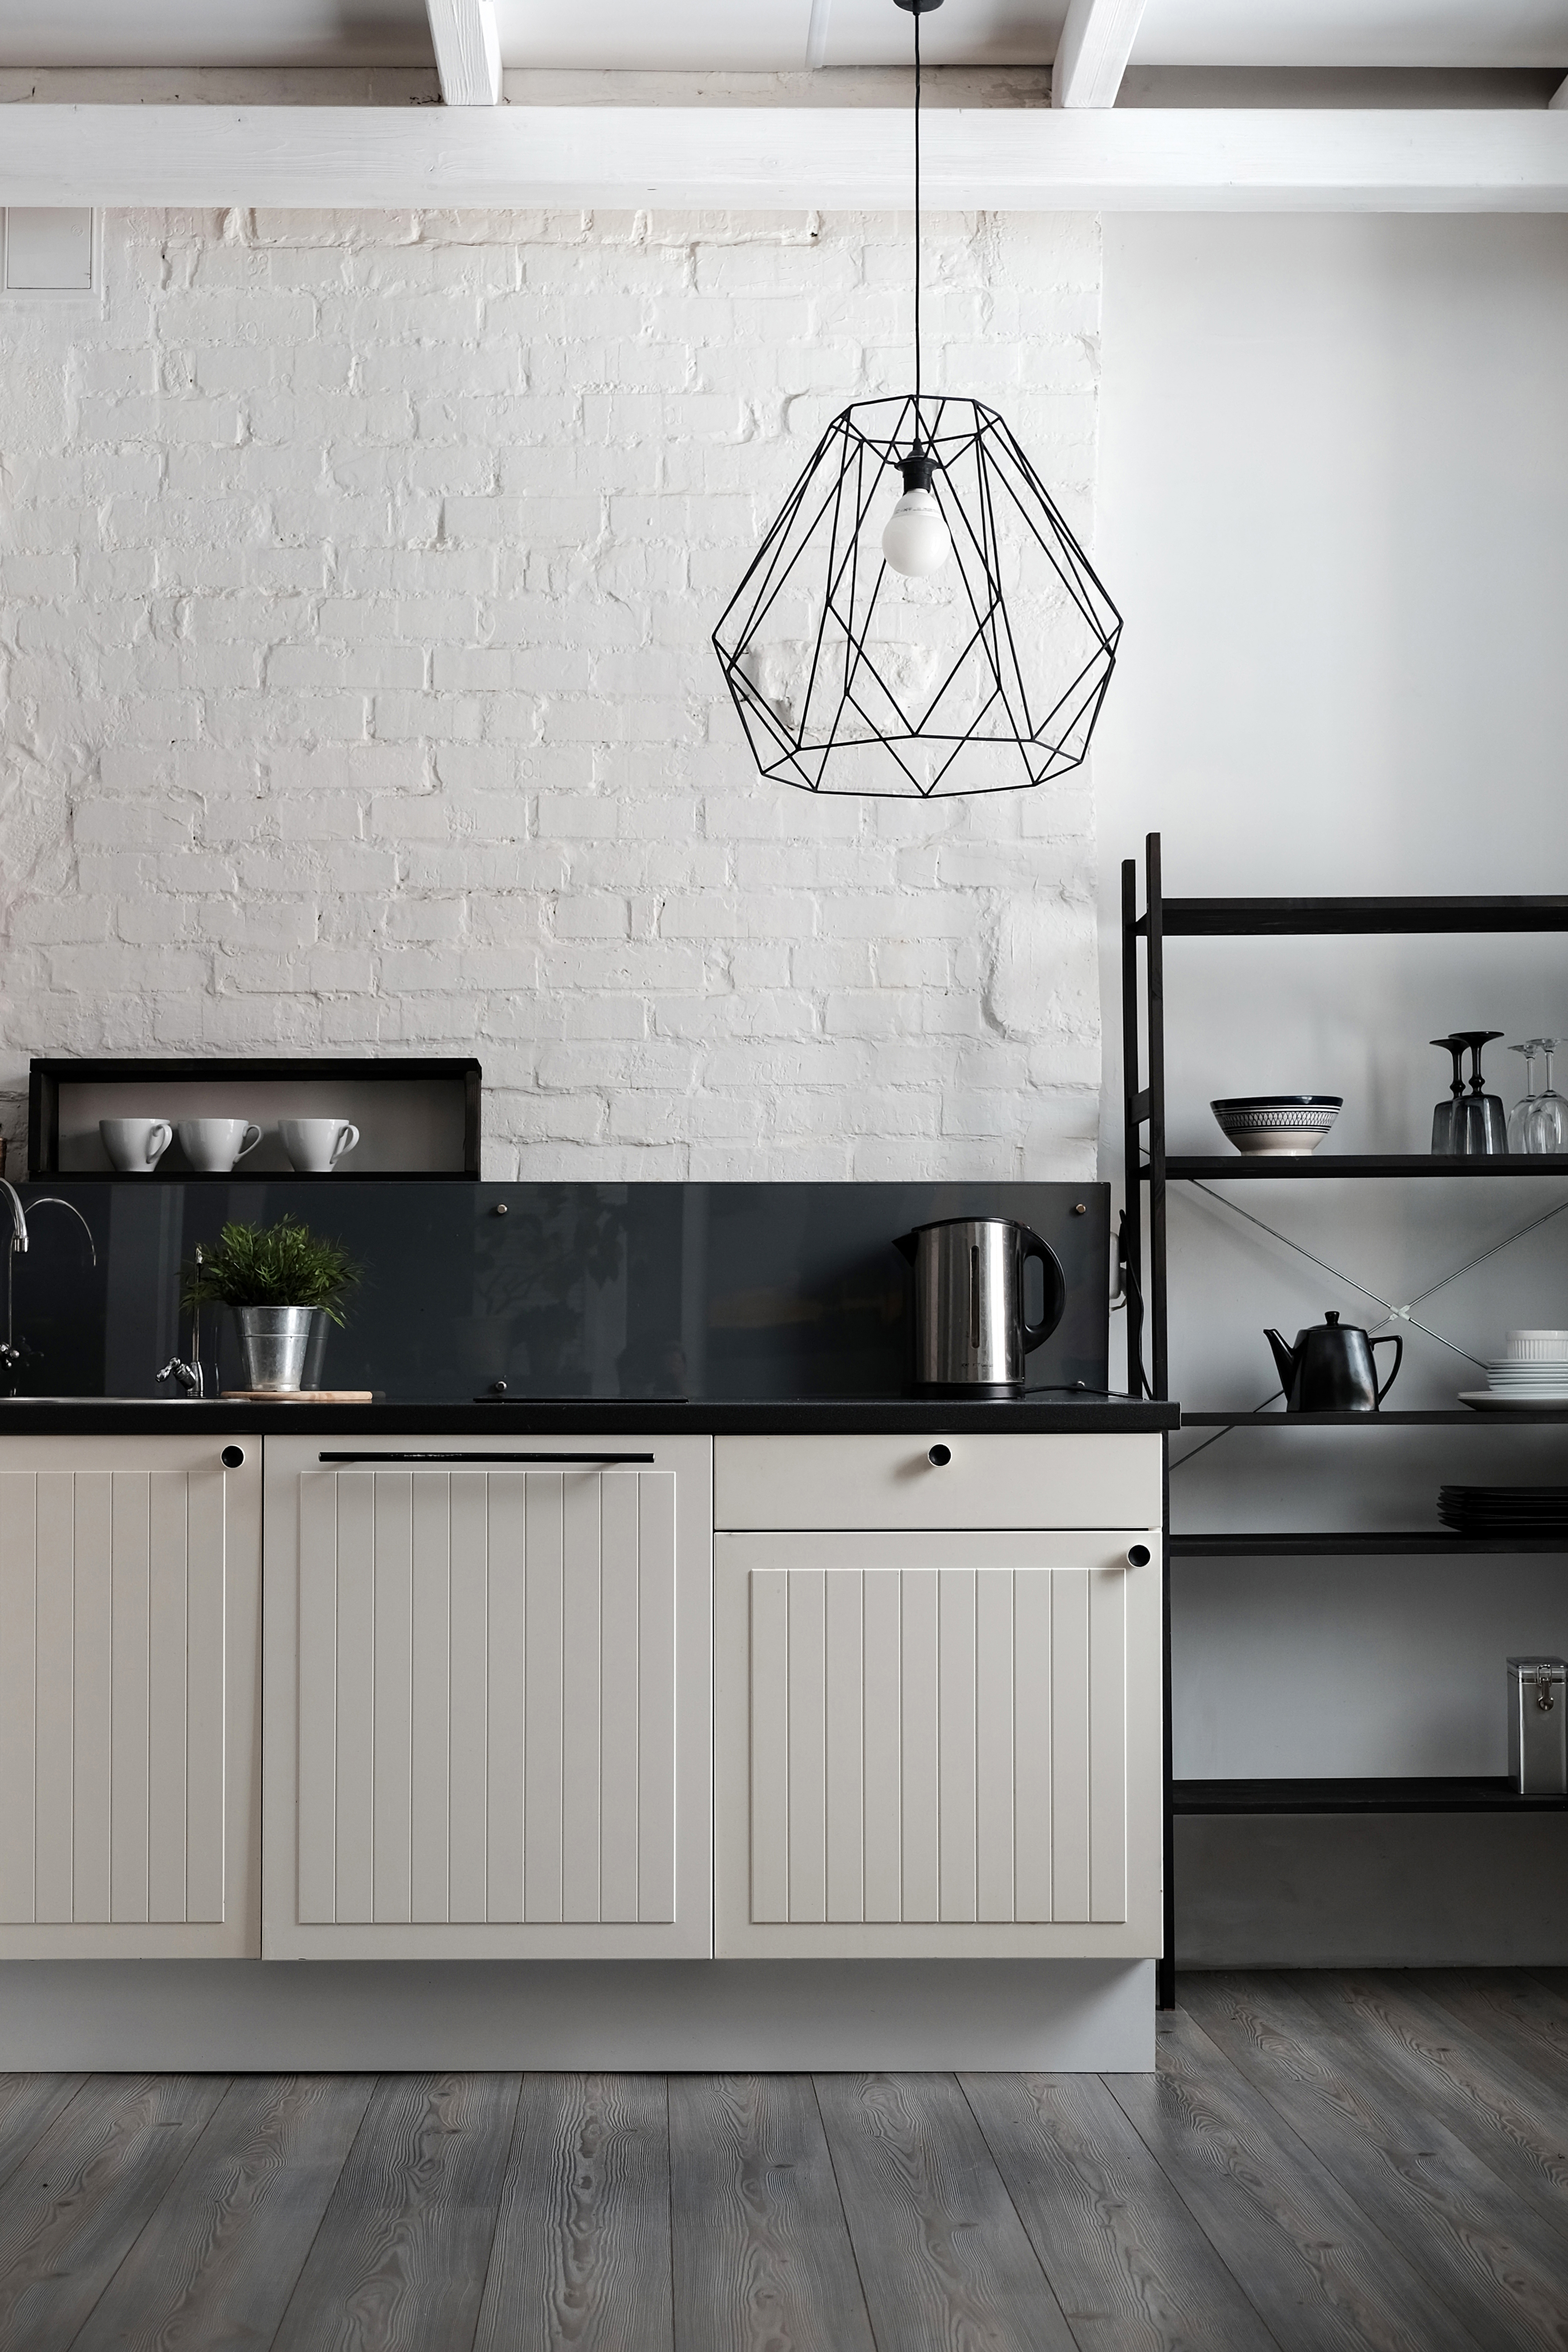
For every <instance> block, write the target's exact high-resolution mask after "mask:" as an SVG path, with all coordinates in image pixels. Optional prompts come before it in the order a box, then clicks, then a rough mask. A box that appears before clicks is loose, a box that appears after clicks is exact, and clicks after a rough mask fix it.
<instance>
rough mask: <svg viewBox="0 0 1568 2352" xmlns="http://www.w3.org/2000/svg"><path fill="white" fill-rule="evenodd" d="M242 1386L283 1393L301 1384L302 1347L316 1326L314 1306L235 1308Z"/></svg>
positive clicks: (303, 1368)
mask: <svg viewBox="0 0 1568 2352" xmlns="http://www.w3.org/2000/svg"><path fill="white" fill-rule="evenodd" d="M234 1311H235V1313H236V1315H237V1317H238V1318H239V1346H240V1352H241V1354H242V1355H243V1357H244V1359H245V1385H246V1387H247V1389H265V1390H268V1391H270V1392H272V1393H274V1394H278V1395H285V1394H291V1393H293V1392H294V1391H297V1390H298V1389H299V1388H300V1386H301V1385H302V1375H303V1373H304V1370H305V1350H306V1349H307V1348H308V1347H309V1346H310V1334H311V1331H312V1330H313V1328H314V1327H315V1320H316V1309H315V1308H314V1307H236V1308H235V1310H234Z"/></svg>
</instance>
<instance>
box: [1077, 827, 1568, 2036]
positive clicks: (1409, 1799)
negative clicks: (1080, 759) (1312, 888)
mask: <svg viewBox="0 0 1568 2352" xmlns="http://www.w3.org/2000/svg"><path fill="white" fill-rule="evenodd" d="M1144 878H1145V887H1146V895H1145V899H1144V911H1143V912H1142V914H1140V913H1139V911H1138V873H1137V867H1136V865H1135V864H1134V862H1133V860H1132V859H1131V858H1128V859H1126V860H1125V861H1124V862H1123V864H1122V868H1121V1042H1122V1083H1123V1089H1124V1098H1123V1106H1122V1108H1123V1129H1122V1169H1123V1174H1124V1178H1125V1184H1126V1202H1127V1206H1126V1215H1125V1221H1124V1227H1123V1235H1122V1255H1123V1262H1124V1268H1125V1290H1126V1297H1127V1312H1126V1339H1127V1390H1128V1393H1129V1395H1130V1396H1139V1395H1143V1394H1148V1395H1149V1396H1151V1397H1152V1398H1153V1399H1155V1400H1164V1399H1167V1398H1168V1397H1169V1396H1170V1393H1171V1387H1170V1334H1169V1316H1168V1304H1169V1302H1168V1285H1167V1279H1166V1268H1167V1236H1166V1204H1167V1192H1168V1188H1169V1186H1170V1185H1171V1184H1173V1183H1177V1184H1179V1183H1184V1182H1187V1183H1191V1182H1199V1181H1206V1182H1210V1183H1221V1184H1223V1183H1231V1182H1235V1181H1237V1180H1239V1181H1243V1182H1250V1183H1267V1182H1276V1181H1286V1182H1292V1181H1295V1182H1300V1181H1310V1182H1316V1183H1320V1184H1321V1183H1333V1182H1335V1181H1347V1180H1349V1181H1356V1180H1359V1179H1373V1180H1384V1181H1389V1180H1397V1179H1399V1178H1401V1177H1406V1176H1409V1177H1420V1178H1424V1179H1428V1180H1429V1179H1431V1178H1433V1177H1445V1176H1457V1177H1468V1178H1475V1177H1498V1176H1501V1177H1508V1178H1512V1179H1518V1178H1520V1177H1529V1176H1544V1177H1555V1178H1558V1179H1560V1180H1561V1179H1563V1178H1565V1177H1568V1155H1563V1156H1559V1155H1552V1156H1548V1155H1546V1154H1542V1155H1540V1156H1536V1155H1534V1154H1522V1155H1514V1154H1509V1155H1506V1156H1500V1157H1498V1158H1495V1159H1479V1158H1477V1159H1435V1158H1434V1157H1433V1156H1432V1155H1431V1154H1430V1153H1429V1152H1420V1153H1415V1152H1411V1153H1384V1152H1375V1153H1352V1152H1345V1153H1342V1154H1338V1155H1333V1154H1331V1155H1329V1156H1327V1157H1321V1156H1318V1157H1314V1156H1312V1155H1310V1154H1309V1155H1300V1156H1299V1155H1295V1154H1292V1155H1289V1156H1281V1157H1280V1158H1279V1159H1271V1158H1269V1157H1268V1156H1266V1155H1259V1156H1258V1157H1257V1158H1247V1157H1243V1155H1241V1154H1240V1153H1237V1152H1231V1153H1224V1154H1221V1153H1217V1152H1215V1153H1209V1152H1203V1153H1188V1152H1183V1153H1176V1154H1172V1153H1169V1152H1168V1150H1167V1143H1166V1106H1165V941H1166V940H1169V939H1233V940H1246V939H1254V940H1256V939H1308V938H1316V939H1323V938H1336V937H1344V936H1346V935H1348V934H1351V933H1362V934H1364V935H1367V936H1379V935H1381V936H1384V937H1388V936H1391V935H1392V936H1400V935H1403V936H1406V937H1408V936H1412V935H1415V934H1419V933H1425V934H1428V935H1433V936H1444V935H1447V936H1453V935H1456V934H1459V933H1476V934H1480V933H1488V932H1489V933H1494V934H1495V933H1506V932H1513V933H1519V932H1563V931H1568V897H1552V898H1542V897H1508V898H1496V897H1489V898H1447V897H1445V898H1425V897H1424V898H1166V897H1165V895H1164V890H1163V882H1162V865H1161V843H1160V836H1159V835H1158V834H1157V833H1154V834H1150V835H1149V836H1148V838H1147V841H1146V844H1145V867H1144ZM1141 997H1142V1004H1143V1007H1144V1008H1145V1010H1146V1014H1147V1048H1146V1051H1147V1059H1146V1061H1145V1059H1144V1051H1145V1048H1144V1034H1143V1030H1142V1024H1141V1022H1140V1017H1139V1013H1140V998H1141ZM1145 1127H1146V1128H1147V1130H1148V1139H1147V1149H1146V1151H1145V1146H1144V1140H1143V1130H1144V1129H1145ZM1145 1339H1147V1343H1148V1360H1147V1365H1145ZM1478 1377H1479V1375H1478ZM1510 1420H1511V1421H1513V1422H1515V1423H1519V1422H1523V1423H1527V1424H1529V1425H1531V1426H1536V1427H1540V1426H1542V1425H1550V1424H1552V1423H1558V1422H1561V1423H1563V1428H1564V1430H1565V1431H1568V1416H1565V1415H1564V1414H1563V1413H1562V1412H1550V1411H1545V1412H1532V1411H1530V1410H1529V1409H1526V1410H1523V1411H1521V1412H1513V1413H1507V1412H1502V1413H1493V1414H1487V1415H1482V1414H1479V1413H1476V1412H1472V1411H1470V1410H1469V1409H1468V1407H1465V1406H1456V1407H1455V1408H1453V1409H1451V1410H1449V1411H1445V1412H1382V1413H1286V1412H1184V1413H1183V1415H1182V1426H1183V1427H1184V1428H1203V1427H1208V1428H1220V1429H1226V1428H1230V1429H1244V1428H1254V1427H1268V1428H1296V1429H1314V1428H1316V1429H1324V1428H1331V1429H1339V1428H1343V1429H1350V1428H1356V1427H1361V1426H1364V1425H1365V1424H1366V1423H1369V1422H1371V1423H1374V1424H1375V1425H1376V1426H1377V1427H1379V1428H1384V1429H1386V1428H1390V1427H1394V1428H1412V1427H1426V1426H1429V1427H1434V1428H1436V1427H1444V1426H1447V1427H1450V1428H1461V1427H1466V1426H1472V1425H1473V1426H1479V1427H1482V1428H1490V1427H1493V1426H1495V1425H1496V1424H1497V1423H1503V1424H1504V1425H1505V1426H1506V1425H1507V1423H1509V1422H1510ZM1164 1517H1165V1525H1166V1528H1167V1529H1168V1528H1169V1525H1170V1497H1169V1485H1168V1480H1167V1488H1166V1507H1165V1514H1164ZM1167 1543H1168V1552H1169V1557H1170V1558H1171V1559H1183V1558H1186V1559H1198V1558H1204V1557H1208V1558H1220V1559H1222V1558H1226V1557H1241V1556H1245V1555H1247V1554H1252V1555H1255V1556H1258V1557H1262V1558H1268V1557H1270V1556H1272V1557H1275V1558H1279V1559H1287V1558H1297V1559H1307V1558H1310V1557H1312V1556H1313V1555H1314V1554H1316V1555H1318V1556H1323V1555H1325V1554H1328V1555H1331V1554H1333V1553H1347V1554H1358V1555H1360V1556H1362V1557H1364V1558H1369V1559H1370V1558H1373V1557H1375V1556H1377V1555H1378V1554H1385V1555H1386V1554H1396V1553H1399V1552H1405V1553H1407V1554H1410V1553H1416V1552H1431V1553H1436V1554H1439V1555H1441V1554H1443V1553H1445V1552H1464V1553H1482V1552H1494V1553H1495V1552H1508V1551H1526V1550H1530V1551H1568V1542H1564V1543H1563V1544H1558V1543H1557V1542H1555V1541H1554V1540H1553V1539H1552V1538H1548V1537H1541V1536H1536V1537H1523V1538H1518V1537H1515V1538H1506V1537H1505V1538H1490V1537H1462V1536H1453V1535H1449V1534H1448V1533H1447V1530H1442V1531H1439V1530H1437V1529H1434V1530H1433V1531H1432V1532H1431V1533H1430V1534H1428V1533H1426V1531H1424V1530H1403V1529H1400V1530H1394V1531H1392V1532H1390V1533H1389V1534H1386V1535H1377V1534H1375V1533H1365V1534H1353V1535H1344V1536H1335V1537H1329V1536H1324V1535H1314V1534H1311V1533H1308V1534H1304V1535H1276V1536H1249V1535H1247V1534H1245V1533H1243V1534H1239V1535H1236V1536H1230V1535H1226V1536H1212V1535H1211V1536H1205V1535H1202V1534H1197V1535H1193V1536H1188V1537H1183V1536H1168V1537H1167ZM1170 1591H1171V1580H1170V1579H1169V1578H1167V1579H1166V1580H1165V1590H1164V1626H1163V1634H1164V1656H1163V1697H1164V1722H1163V1742H1164V1772H1165V1786H1166V1792H1167V1803H1166V1810H1165V1843H1164V1859H1165V1895H1164V1901H1165V1940H1164V1954H1163V1958H1162V1960H1161V1962H1160V1968H1159V1987H1160V1996H1159V1997H1160V2005H1161V2007H1162V2008H1165V2009H1168V2008H1171V2007H1173V2004H1174V2000H1175V1960H1174V1951H1175V1866H1174V1862H1175V1857H1174V1847H1173V1842H1172V1827H1171V1824H1172V1822H1173V1817H1174V1815H1175V1814H1176V1813H1177V1812H1187V1813H1191V1812H1213V1811H1226V1812H1247V1811H1252V1812H1265V1811H1267V1812H1281V1811H1298V1812H1311V1811H1335V1812H1372V1811H1379V1812H1394V1811H1443V1812H1469V1811H1517V1810H1528V1809H1529V1808H1530V1807H1531V1805H1532V1804H1533V1805H1536V1806H1542V1805H1544V1806H1547V1807H1549V1808H1552V1809H1555V1810H1558V1811H1562V1810H1563V1805H1564V1802H1565V1801H1564V1800H1562V1799H1534V1800H1531V1799H1521V1798H1519V1797H1517V1796H1515V1795H1514V1793H1513V1791H1512V1790H1511V1788H1510V1784H1509V1783H1508V1782H1507V1781H1506V1780H1505V1781H1487V1780H1463V1781H1452V1780H1450V1781H1444V1780H1434V1781H1397V1780H1387V1781H1372V1782H1359V1781H1227V1782H1210V1781H1185V1782H1181V1781H1176V1780H1173V1769H1172V1756H1171V1618H1170Z"/></svg>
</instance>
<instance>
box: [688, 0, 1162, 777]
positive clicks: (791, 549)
mask: <svg viewBox="0 0 1568 2352" xmlns="http://www.w3.org/2000/svg"><path fill="white" fill-rule="evenodd" d="M897 5H898V6H899V7H900V8H903V9H906V10H908V11H909V13H910V15H911V16H913V18H914V50H915V108H914V134H915V137H914V150H915V156H914V160H915V388H914V390H913V392H912V393H904V394H899V395H897V396H896V397H894V398H891V399H887V400H862V401H857V402H856V403H855V404H853V405H852V406H851V407H848V408H846V409H844V410H843V411H842V412H841V414H840V415H837V416H836V417H835V418H834V420H833V422H832V424H831V425H829V426H828V427H827V430H826V433H824V435H823V436H822V438H821V440H820V441H819V442H818V443H817V445H816V449H815V450H814V451H813V452H812V456H811V459H810V462H809V464H808V465H807V466H806V467H805V472H804V473H803V474H802V475H801V477H800V478H799V480H798V481H797V482H796V483H795V488H793V489H792V490H791V492H790V494H789V496H788V498H787V499H785V500H784V506H783V509H781V511H780V513H779V515H778V518H777V520H775V521H774V523H773V527H772V529H771V530H769V532H768V533H767V536H766V537H765V538H764V540H763V543H762V546H761V547H760V548H759V550H758V551H757V554H756V556H755V558H754V559H753V561H752V566H751V569H750V570H749V571H748V572H747V573H746V576H745V578H744V579H743V580H742V583H741V585H740V587H739V588H738V589H737V590H736V592H735V593H734V595H733V596H732V597H731V600H730V604H729V605H728V607H727V609H726V611H725V613H724V616H723V618H722V619H721V622H720V623H719V625H718V627H717V628H716V629H715V630H714V632H713V645H714V649H715V651H716V652H717V654H718V656H719V659H720V661H721V664H722V666H723V670H724V676H725V678H726V680H727V681H728V684H729V688H730V692H731V695H732V697H733V698H734V703H735V708H736V709H737V710H738V711H739V713H740V715H741V724H742V727H744V729H745V730H746V735H747V739H748V740H749V741H750V743H751V747H752V754H753V756H754V758H755V760H756V762H757V765H758V767H759V768H760V769H761V770H762V772H763V775H764V776H771V777H776V778H777V779H778V780H779V781H780V782H784V783H788V784H796V785H799V786H800V787H801V788H802V789H803V790H804V791H805V792H810V793H863V794H870V795H873V796H875V797H877V798H879V799H884V800H890V799H897V800H905V799H920V800H931V799H935V798H938V797H939V796H940V797H946V796H950V795H953V794H958V793H998V792H1013V791H1016V790H1018V789H1020V788H1021V787H1022V786H1024V785H1026V784H1043V783H1047V782H1050V781H1051V780H1052V779H1053V778H1055V777H1057V776H1060V775H1065V774H1066V772H1068V769H1069V768H1076V767H1077V766H1078V765H1079V761H1081V760H1082V759H1083V756H1084V754H1085V752H1086V751H1088V749H1089V737H1090V735H1091V734H1092V733H1093V731H1094V724H1095V721H1096V719H1098V718H1099V716H1100V703H1101V701H1102V700H1103V699H1104V696H1105V689H1106V687H1107V686H1108V685H1109V683H1110V673H1111V670H1112V668H1113V667H1114V665H1115V660H1116V646H1117V640H1118V638H1119V637H1120V636H1121V614H1119V613H1118V612H1117V610H1116V607H1115V605H1114V604H1112V603H1111V601H1110V597H1109V596H1108V595H1107V594H1106V593H1105V590H1104V588H1103V587H1102V586H1101V585H1100V581H1099V580H1098V578H1097V577H1096V575H1095V572H1094V570H1093V567H1092V566H1091V565H1090V563H1089V558H1088V557H1087V556H1086V555H1085V553H1084V551H1083V550H1082V548H1081V547H1080V546H1079V543H1078V541H1077V540H1076V539H1075V538H1074V537H1073V535H1072V533H1071V531H1070V530H1068V527H1067V524H1066V523H1065V522H1064V521H1063V520H1062V518H1061V516H1060V515H1059V514H1058V511H1057V509H1056V507H1055V506H1054V505H1053V503H1052V501H1051V499H1050V496H1049V493H1048V492H1047V489H1046V488H1045V485H1044V483H1043V482H1042V481H1041V480H1040V478H1039V477H1038V475H1037V473H1036V472H1035V469H1034V467H1032V466H1031V465H1030V463H1029V460H1028V458H1027V457H1026V456H1025V455H1024V452H1023V450H1022V449H1021V448H1020V447H1019V446H1018V444H1017V442H1016V439H1015V438H1014V436H1013V434H1012V432H1011V431H1010V430H1009V428H1008V426H1007V425H1006V424H1005V421H1004V419H1003V418H1002V417H1000V416H999V415H997V413H996V411H995V410H994V408H988V407H987V406H986V405H985V404H984V401H979V400H958V399H953V398H951V397H950V396H949V395H947V394H942V393H928V392H926V391H925V390H924V389H923V387H922V379H921V278H920V236H921V145H920V140H921V16H922V15H923V14H924V13H925V12H926V11H928V10H930V9H932V8H940V7H941V5H942V0H897Z"/></svg>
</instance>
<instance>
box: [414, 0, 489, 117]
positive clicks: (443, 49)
mask: <svg viewBox="0 0 1568 2352" xmlns="http://www.w3.org/2000/svg"><path fill="white" fill-rule="evenodd" d="M425 5H426V8H427V9H428V10H429V12H430V38H431V40H432V41H433V42H434V43H435V45H436V70H437V73H438V74H439V75H440V77H441V98H442V101H443V103H444V104H446V105H447V106H499V105H500V34H499V33H498V31H497V30H496V12H495V5H494V0H425Z"/></svg>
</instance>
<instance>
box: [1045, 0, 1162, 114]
mask: <svg viewBox="0 0 1568 2352" xmlns="http://www.w3.org/2000/svg"><path fill="white" fill-rule="evenodd" d="M1145 5H1146V0H1068V13H1067V21H1066V23H1065V24H1064V25H1063V26H1062V32H1061V38H1060V40H1059V41H1058V43H1057V57H1056V63H1055V64H1054V65H1053V66H1052V68H1051V104H1052V105H1053V106H1085V107H1100V106H1114V105H1115V103H1116V93H1117V91H1118V90H1119V89H1121V77H1122V75H1123V74H1124V73H1125V72H1126V70H1127V60H1128V58H1130V57H1131V54H1132V43H1133V40H1134V38H1135V37H1136V35H1137V31H1138V22H1139V19H1140V17H1141V16H1142V14H1143V10H1144V6H1145Z"/></svg>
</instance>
